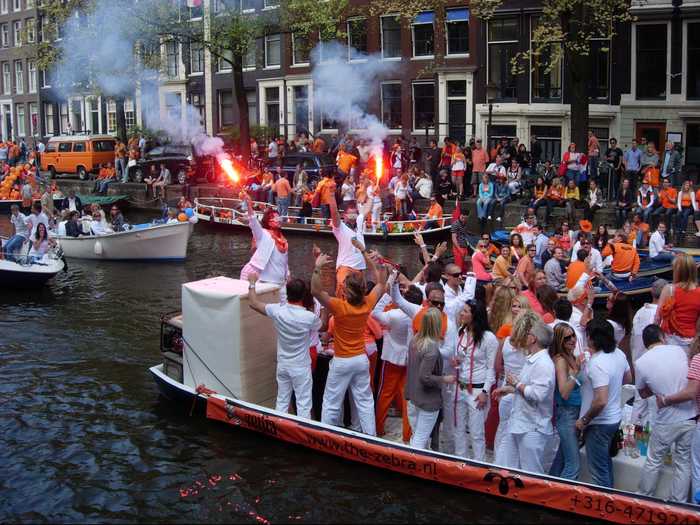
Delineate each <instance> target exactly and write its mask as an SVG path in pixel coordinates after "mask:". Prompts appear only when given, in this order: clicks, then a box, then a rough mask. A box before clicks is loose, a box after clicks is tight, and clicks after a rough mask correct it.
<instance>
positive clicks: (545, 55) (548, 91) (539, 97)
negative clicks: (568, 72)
mask: <svg viewBox="0 0 700 525" xmlns="http://www.w3.org/2000/svg"><path fill="white" fill-rule="evenodd" d="M537 23H538V21H537V19H534V18H533V19H532V31H531V33H530V49H534V46H535V43H534V42H533V39H532V37H533V34H534V32H535V29H536V28H537ZM559 46H560V44H558V43H554V44H549V45H548V46H547V47H545V48H544V49H542V50H541V51H540V53H539V56H537V57H536V58H531V59H530V68H531V71H532V100H533V102H560V101H561V76H562V61H561V60H559V61H558V63H557V64H552V54H553V52H554V51H556V50H557V47H559ZM533 55H534V54H533ZM547 69H550V70H549V71H547Z"/></svg>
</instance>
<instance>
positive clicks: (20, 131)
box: [16, 104, 27, 137]
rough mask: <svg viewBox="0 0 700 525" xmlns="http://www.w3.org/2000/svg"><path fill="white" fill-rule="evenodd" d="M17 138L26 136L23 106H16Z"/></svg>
mask: <svg viewBox="0 0 700 525" xmlns="http://www.w3.org/2000/svg"><path fill="white" fill-rule="evenodd" d="M16 107H17V126H16V127H17V136H18V137H24V136H26V135H27V128H26V126H25V121H24V118H25V117H24V104H17V106H16Z"/></svg>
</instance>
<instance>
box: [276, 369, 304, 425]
mask: <svg viewBox="0 0 700 525" xmlns="http://www.w3.org/2000/svg"><path fill="white" fill-rule="evenodd" d="M312 390H313V379H312V377H311V367H303V368H292V367H285V366H278V367H277V402H276V403H275V410H278V411H280V412H285V413H286V412H289V404H290V402H291V400H292V392H294V396H295V397H296V405H297V415H298V416H299V417H305V418H307V419H311V406H312V404H313V401H312V399H311V391H312Z"/></svg>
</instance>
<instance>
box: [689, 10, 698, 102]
mask: <svg viewBox="0 0 700 525" xmlns="http://www.w3.org/2000/svg"><path fill="white" fill-rule="evenodd" d="M687 34H688V60H686V61H685V67H686V70H687V75H688V89H687V91H688V92H687V98H689V99H694V100H698V99H700V68H698V67H697V65H698V64H700V23H696V24H688V29H687ZM690 64H695V66H693V67H689V66H690Z"/></svg>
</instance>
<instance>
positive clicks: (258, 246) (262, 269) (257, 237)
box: [241, 193, 289, 302]
mask: <svg viewBox="0 0 700 525" xmlns="http://www.w3.org/2000/svg"><path fill="white" fill-rule="evenodd" d="M244 201H245V206H246V210H247V212H248V226H249V227H250V231H251V232H252V233H253V242H254V245H255V253H253V256H252V257H251V258H250V261H248V263H246V265H245V266H244V267H243V269H242V270H241V280H244V281H247V280H248V277H249V276H250V275H251V274H256V275H257V276H258V280H259V281H261V282H266V283H273V284H279V285H280V286H281V288H280V295H281V296H282V297H283V296H284V295H285V294H286V288H285V287H284V286H283V285H284V284H285V283H286V282H287V278H288V277H289V263H288V251H289V250H288V249H289V246H288V244H287V239H285V237H284V235H282V231H281V229H280V221H279V215H278V214H277V211H275V210H274V209H272V208H267V209H266V210H265V213H264V214H263V217H262V220H261V221H258V218H257V216H256V215H255V211H254V210H253V203H252V201H251V199H250V195H248V194H247V193H246V194H245V196H244ZM282 302H284V299H283V300H282Z"/></svg>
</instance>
